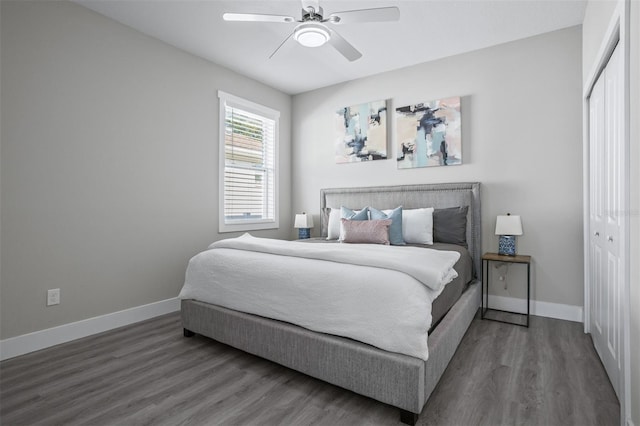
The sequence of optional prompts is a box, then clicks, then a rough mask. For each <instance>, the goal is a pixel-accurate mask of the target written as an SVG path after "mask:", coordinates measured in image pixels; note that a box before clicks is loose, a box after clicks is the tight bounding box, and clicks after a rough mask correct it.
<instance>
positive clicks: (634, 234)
mask: <svg viewBox="0 0 640 426" xmlns="http://www.w3.org/2000/svg"><path fill="white" fill-rule="evenodd" d="M623 3H624V2H617V1H611V2H603V1H593V0H591V1H589V2H588V3H587V9H586V11H585V17H584V24H583V28H582V37H583V40H585V42H584V45H583V61H582V67H583V79H584V81H583V83H584V84H585V85H586V84H587V78H588V77H589V76H590V73H592V72H594V71H595V70H596V69H597V66H598V64H597V55H598V53H600V52H599V49H600V48H601V46H602V45H603V44H604V43H605V42H606V40H605V34H606V31H607V28H608V27H609V25H610V22H611V20H612V18H613V16H614V14H615V13H616V8H617V7H620V6H621V5H623ZM618 10H621V9H618ZM628 22H629V28H628V29H627V30H628V31H629V40H630V44H629V53H630V57H629V60H630V68H629V73H630V74H629V82H630V87H629V88H630V114H629V115H630V117H631V120H630V129H629V130H630V140H631V146H630V151H631V152H630V154H631V155H630V158H629V173H630V179H629V182H630V188H629V192H630V194H629V202H630V203H629V204H630V205H629V209H628V211H627V213H628V214H629V224H630V235H631V244H630V253H629V260H630V265H629V266H630V288H631V294H630V296H631V297H630V301H629V304H630V312H629V315H630V319H631V324H630V332H629V335H630V338H631V339H630V346H631V348H630V349H631V360H630V366H631V378H630V379H631V380H630V382H631V383H630V388H631V395H630V400H631V420H632V422H633V424H635V425H640V263H639V262H638V261H637V260H638V259H640V142H639V141H640V120H638V119H637V118H638V117H640V3H639V2H637V1H631V2H629V20H628Z"/></svg>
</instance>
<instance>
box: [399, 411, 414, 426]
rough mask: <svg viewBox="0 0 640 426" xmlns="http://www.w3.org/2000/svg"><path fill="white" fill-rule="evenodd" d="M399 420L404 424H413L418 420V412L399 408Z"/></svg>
mask: <svg viewBox="0 0 640 426" xmlns="http://www.w3.org/2000/svg"><path fill="white" fill-rule="evenodd" d="M400 421H401V422H402V423H404V424H406V425H411V426H414V425H415V424H416V422H417V421H418V413H412V412H411V411H407V410H403V409H400Z"/></svg>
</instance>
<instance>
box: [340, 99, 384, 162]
mask: <svg viewBox="0 0 640 426" xmlns="http://www.w3.org/2000/svg"><path fill="white" fill-rule="evenodd" d="M335 120H336V122H335V128H336V138H335V149H336V163H357V162H362V161H372V160H385V159H387V149H388V143H387V101H386V100H385V101H376V102H368V103H364V104H360V105H354V106H349V107H345V108H340V109H339V110H337V111H336V114H335Z"/></svg>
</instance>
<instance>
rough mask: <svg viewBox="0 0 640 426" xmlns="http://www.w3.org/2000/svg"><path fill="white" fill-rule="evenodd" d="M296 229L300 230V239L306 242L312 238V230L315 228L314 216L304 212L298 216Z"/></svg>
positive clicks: (295, 224) (294, 225) (295, 223)
mask: <svg viewBox="0 0 640 426" xmlns="http://www.w3.org/2000/svg"><path fill="white" fill-rule="evenodd" d="M293 227H294V228H298V239H300V240H306V239H307V238H311V228H313V216H311V215H308V214H306V213H305V212H302V214H296V220H295V222H294V224H293Z"/></svg>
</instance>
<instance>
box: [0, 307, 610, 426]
mask: <svg viewBox="0 0 640 426" xmlns="http://www.w3.org/2000/svg"><path fill="white" fill-rule="evenodd" d="M619 411H620V407H619V405H618V402H617V399H616V397H615V395H614V391H613V389H612V387H611V385H610V383H609V381H608V379H607V377H606V375H605V373H604V370H603V368H602V365H601V364H600V362H599V360H598V358H597V355H596V354H595V351H594V349H593V346H592V344H591V341H590V338H589V337H588V336H587V335H585V334H584V333H583V332H582V325H581V324H579V323H572V322H567V321H559V320H552V319H547V318H540V317H532V318H531V328H529V329H526V328H523V327H518V326H513V325H508V324H502V323H497V322H491V321H482V320H480V319H476V320H474V321H473V323H472V325H471V327H470V329H469V331H468V332H467V334H466V336H465V338H464V340H463V342H462V344H461V346H460V347H459V349H458V351H457V352H456V355H455V357H454V359H453V360H452V362H451V364H450V365H449V367H448V368H447V370H446V372H445V374H444V376H443V378H442V380H441V381H440V383H439V384H438V386H437V388H436V390H435V391H434V393H433V394H432V396H431V398H430V400H429V401H428V402H427V405H426V406H425V408H424V410H423V412H422V414H421V415H420V418H419V419H418V424H421V425H516V424H524V425H581V426H582V425H619V424H620V418H619ZM0 423H1V424H2V425H76V424H78V425H79V424H84V425H145V424H148V425H183V424H185V425H186V424H188V425H214V424H215V425H217V424H225V425H244V424H246V425H272V424H273V425H306V424H310V425H311V424H313V425H315V424H318V425H359V424H362V425H382V424H388V425H392V424H398V423H399V414H398V410H397V409H395V408H393V407H390V406H388V405H385V404H382V403H379V402H376V401H374V400H371V399H369V398H365V397H362V396H359V395H356V394H354V393H352V392H350V391H346V390H343V389H341V388H338V387H335V386H332V385H329V384H326V383H323V382H321V381H319V380H316V379H313V378H310V377H307V376H305V375H303V374H299V373H296V372H294V371H291V370H289V369H287V368H285V367H281V366H279V365H277V364H274V363H271V362H268V361H265V360H262V359H259V358H257V357H254V356H252V355H248V354H245V353H242V352H240V351H238V350H235V349H233V348H230V347H228V346H225V345H223V344H220V343H217V342H214V341H212V340H209V339H206V338H204V337H201V336H196V337H193V338H184V337H182V327H181V325H180V319H179V316H178V314H170V315H166V316H163V317H159V318H156V319H152V320H149V321H146V322H143V323H139V324H135V325H132V326H128V327H124V328H121V329H118V330H114V331H111V332H107V333H103V334H101V335H97V336H92V337H88V338H85V339H81V340H78V341H75V342H71V343H67V344H64V345H60V346H57V347H54V348H50V349H46V350H42V351H39V352H36V353H32V354H28V355H24V356H21V357H18V358H14V359H11V360H7V361H3V362H2V363H0Z"/></svg>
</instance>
